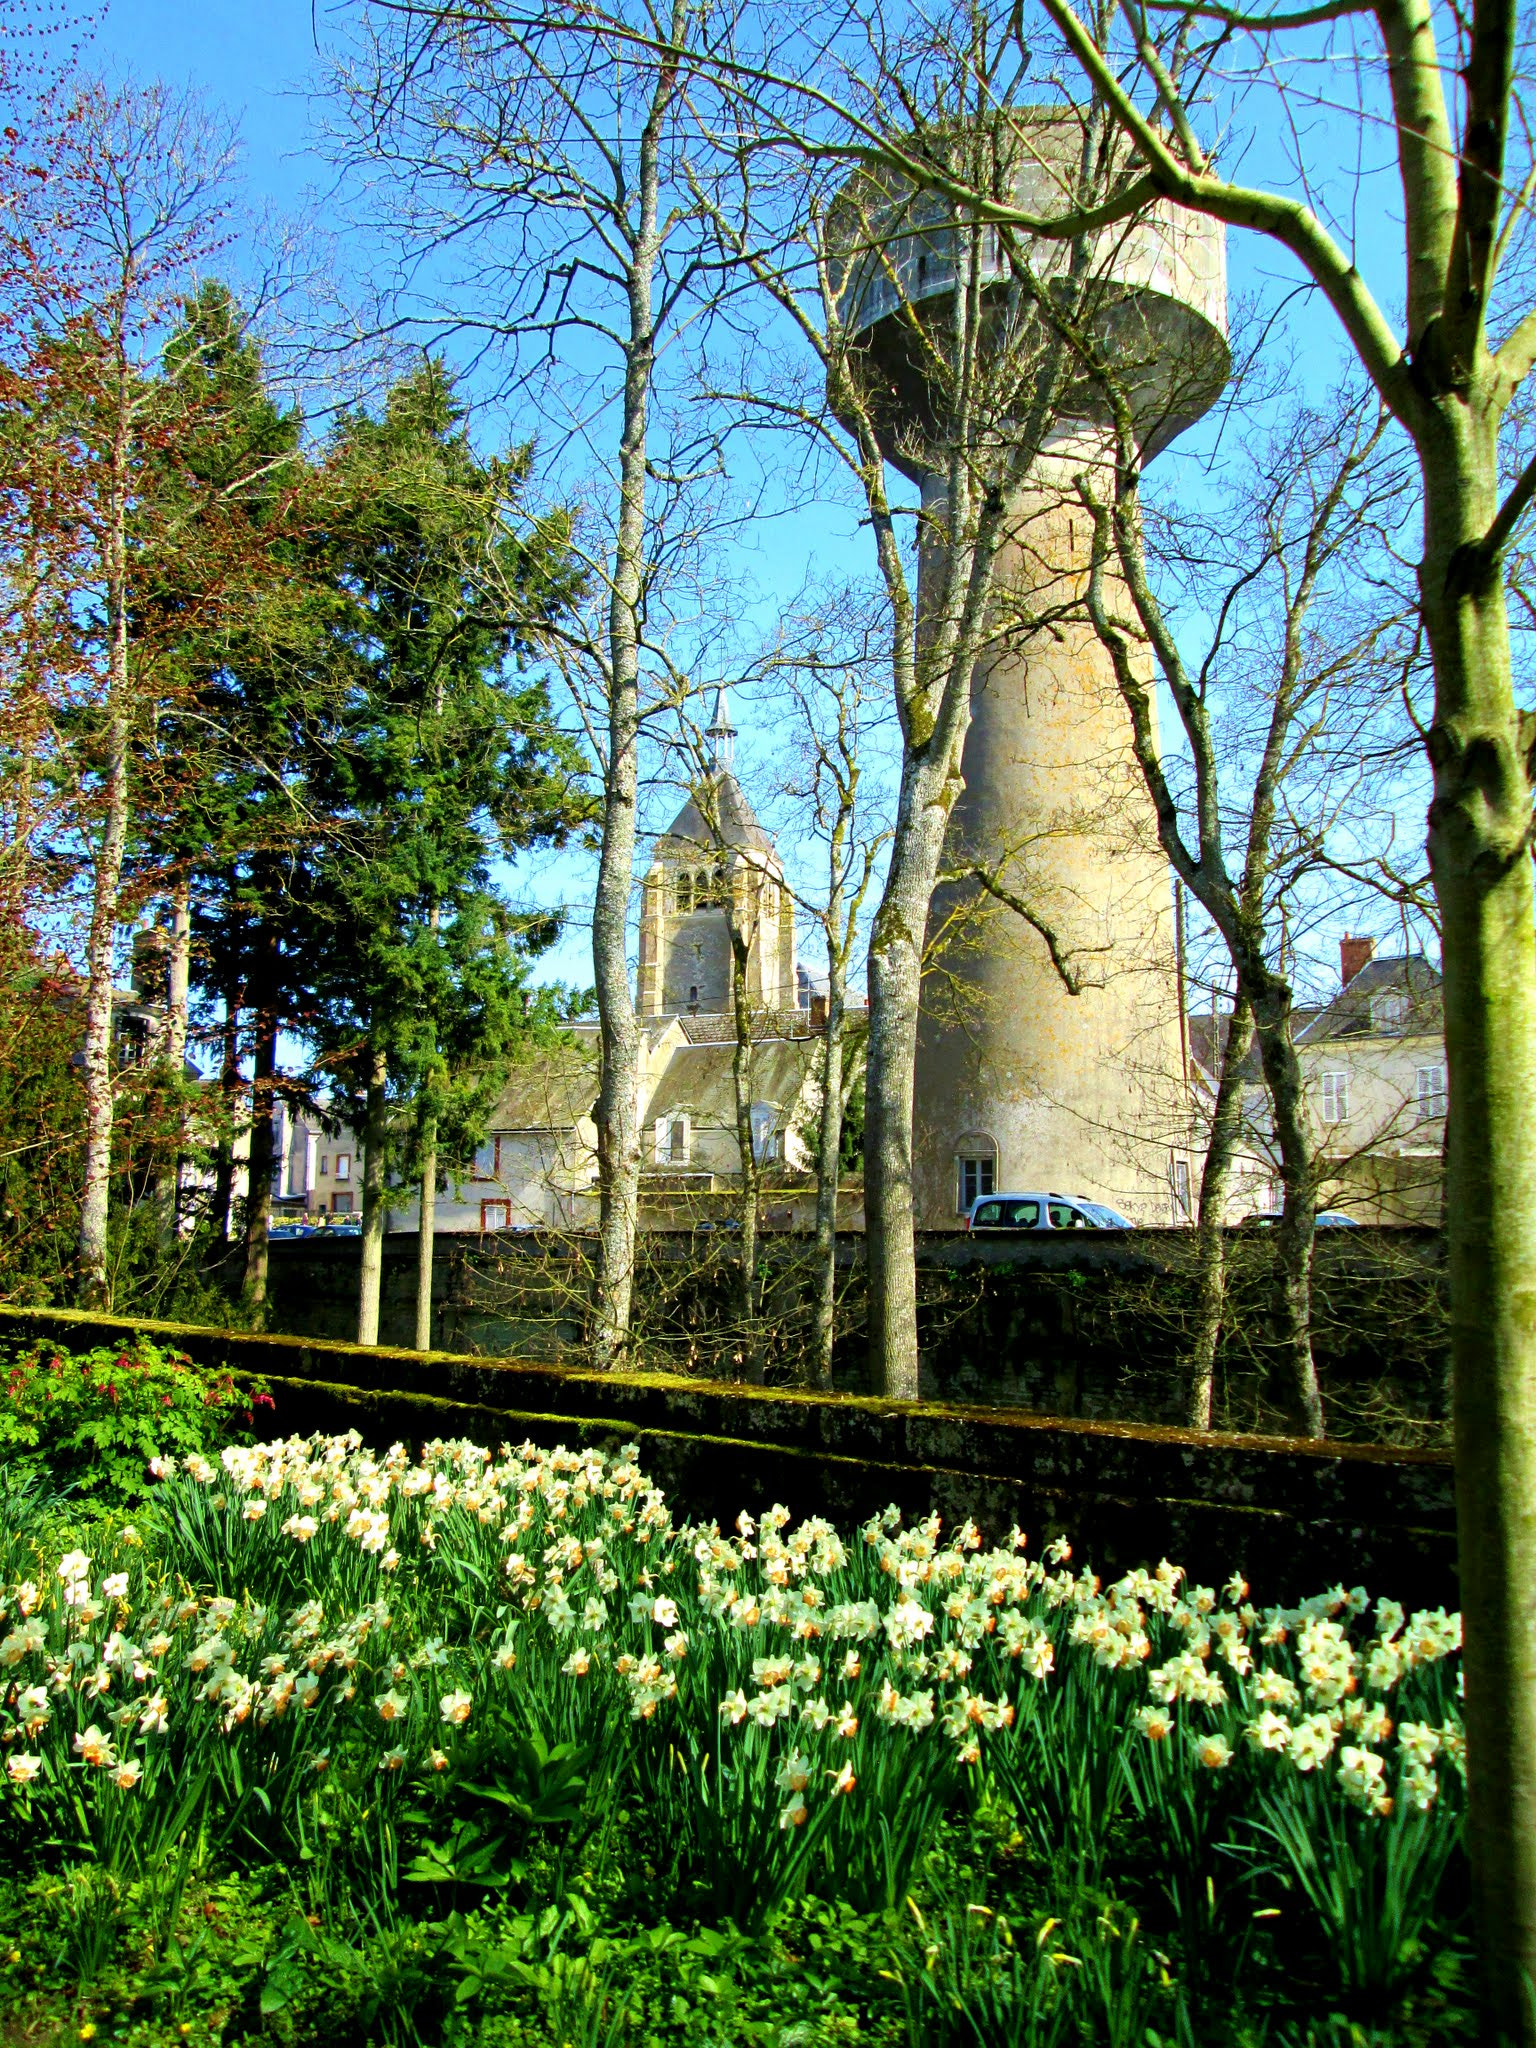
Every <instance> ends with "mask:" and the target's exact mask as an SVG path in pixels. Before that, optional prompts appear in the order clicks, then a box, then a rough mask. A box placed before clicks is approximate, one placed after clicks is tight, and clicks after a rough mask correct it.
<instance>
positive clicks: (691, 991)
mask: <svg viewBox="0 0 1536 2048" xmlns="http://www.w3.org/2000/svg"><path fill="white" fill-rule="evenodd" d="M688 1005H689V1008H690V1009H694V1010H696V1009H697V1008H698V1007H699V984H698V983H697V982H696V981H690V982H689V984H688Z"/></svg>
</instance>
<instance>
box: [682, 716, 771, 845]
mask: <svg viewBox="0 0 1536 2048" xmlns="http://www.w3.org/2000/svg"><path fill="white" fill-rule="evenodd" d="M704 738H705V740H706V741H707V742H708V752H707V754H706V756H705V761H706V768H705V774H704V779H703V780H702V782H699V783H697V784H695V786H694V793H693V795H692V796H691V797H689V799H688V801H687V803H685V804H684V805H683V808H682V809H681V810H680V811H679V812H678V814H677V816H676V817H675V818H674V819H673V820H672V823H671V824H670V825H669V826H668V827H667V829H666V831H665V832H663V833H662V835H661V838H660V839H659V840H658V841H657V843H656V851H657V854H658V855H659V856H661V857H662V858H666V857H667V856H668V855H669V854H671V855H674V856H675V855H676V854H677V853H678V852H680V851H681V852H683V853H684V857H685V858H687V859H690V860H691V859H695V858H697V856H698V855H699V853H701V852H703V853H710V852H717V851H718V852H738V853H739V852H751V853H772V852H773V841H772V840H771V839H770V838H769V836H768V834H767V833H766V832H765V831H764V830H763V828H762V826H761V825H760V824H759V823H758V822H757V814H756V812H755V811H754V810H753V808H752V806H751V804H750V803H748V801H747V797H746V792H745V790H743V788H742V786H741V784H740V783H739V782H738V781H737V780H736V776H735V773H734V772H733V771H734V763H735V759H736V728H735V726H734V725H733V724H732V723H731V706H730V700H729V698H728V696H727V694H726V687H725V684H724V683H720V684H718V685H717V686H716V689H715V702H714V707H713V710H712V711H711V713H710V720H709V724H708V725H707V726H706V727H705V728H704Z"/></svg>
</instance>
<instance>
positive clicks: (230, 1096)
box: [212, 994, 240, 1258]
mask: <svg viewBox="0 0 1536 2048" xmlns="http://www.w3.org/2000/svg"><path fill="white" fill-rule="evenodd" d="M239 1095H240V1005H239V1002H238V1001H237V999H236V998H235V997H234V996H233V995H228V994H226V996H225V998H224V1057H223V1060H222V1061H221V1062H220V1066H219V1096H220V1099H221V1102H222V1104H223V1109H222V1115H223V1119H224V1128H223V1129H222V1130H221V1131H220V1133H219V1142H218V1148H217V1151H216V1152H215V1154H214V1168H213V1217H212V1222H213V1227H214V1231H215V1234H216V1235H217V1237H218V1240H219V1242H220V1244H222V1245H227V1244H228V1243H229V1239H230V1235H231V1232H232V1231H233V1229H234V1207H235V1104H236V1102H237V1100H238V1099H239ZM219 1256H220V1257H221V1258H222V1257H223V1256H224V1254H223V1253H222V1252H221V1253H220V1255H219Z"/></svg>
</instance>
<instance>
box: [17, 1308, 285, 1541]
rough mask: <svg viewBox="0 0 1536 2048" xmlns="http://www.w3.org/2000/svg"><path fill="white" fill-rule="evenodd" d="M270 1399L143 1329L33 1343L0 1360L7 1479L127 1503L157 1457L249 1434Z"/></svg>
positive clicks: (96, 1502)
mask: <svg viewBox="0 0 1536 2048" xmlns="http://www.w3.org/2000/svg"><path fill="white" fill-rule="evenodd" d="M271 1407H272V1402H271V1397H270V1396H269V1395H268V1394H267V1392H266V1389H265V1386H264V1384H263V1383H262V1382H261V1381H260V1380H254V1379H248V1378H241V1377H237V1376H236V1375H235V1374H234V1373H229V1372H212V1373H211V1372H207V1371H205V1370H204V1369H203V1368H202V1367H200V1366H196V1365H194V1364H193V1363H192V1361H191V1360H190V1359H189V1358H187V1357H186V1356H185V1355H184V1354H183V1353H181V1352H179V1351H162V1350H161V1349H160V1347H159V1346H158V1345H156V1344H153V1343H151V1342H150V1341H149V1339H148V1338H146V1337H138V1338H135V1340H134V1341H133V1343H131V1344H129V1345H127V1346H125V1347H124V1348H122V1349H113V1348H112V1347H110V1346H100V1347H98V1348H97V1349H96V1350H94V1351H84V1352H71V1351H64V1350H61V1349H59V1348H58V1347H57V1346H55V1345H51V1344H38V1345H34V1346H32V1347H31V1349H29V1350H26V1351H23V1352H21V1353H20V1354H19V1355H18V1356H16V1357H15V1358H13V1359H12V1360H11V1361H10V1363H9V1364H8V1365H6V1366H3V1367H0V1456H3V1458H4V1470H5V1474H6V1484H7V1487H15V1486H19V1485H29V1484H30V1485H32V1486H34V1487H35V1486H40V1485H42V1484H43V1483H44V1482H46V1483H47V1484H49V1485H51V1486H52V1487H55V1488H57V1489H59V1490H61V1491H67V1492H68V1493H70V1494H71V1495H74V1496H78V1497H80V1498H83V1499H85V1500H88V1501H90V1502H91V1504H92V1505H93V1506H96V1507H100V1508H108V1509H110V1508H125V1507H133V1506H136V1505H137V1504H138V1503H140V1502H141V1501H143V1500H144V1499H145V1497H146V1496H147V1495H148V1493H149V1492H150V1490H151V1487H152V1484H153V1482H152V1480H151V1478H150V1475H149V1461H150V1459H151V1458H154V1457H156V1456H158V1455H161V1454H162V1453H164V1454H169V1455H172V1456H178V1457H186V1456H189V1455H193V1456H204V1457H206V1456H210V1455H212V1456H217V1454H218V1452H219V1450H220V1449H221V1448H222V1447H223V1446H224V1445H225V1444H227V1443H235V1442H241V1441H249V1433H250V1424H251V1422H252V1420H253V1419H254V1417H255V1415H256V1414H257V1413H258V1412H260V1410H262V1409H263V1408H264V1409H266V1410H268V1411H270V1410H271Z"/></svg>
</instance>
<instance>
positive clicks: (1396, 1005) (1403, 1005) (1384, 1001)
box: [1371, 988, 1408, 1031]
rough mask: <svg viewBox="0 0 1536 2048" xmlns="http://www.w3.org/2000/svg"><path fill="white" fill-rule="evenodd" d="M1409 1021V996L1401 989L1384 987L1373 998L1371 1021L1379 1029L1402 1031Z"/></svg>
mask: <svg viewBox="0 0 1536 2048" xmlns="http://www.w3.org/2000/svg"><path fill="white" fill-rule="evenodd" d="M1407 1022H1408V998H1407V996H1406V995H1404V994H1403V992H1402V990H1401V989H1397V988H1389V989H1383V991H1382V992H1381V994H1380V995H1378V996H1373V997H1372V998H1371V1023H1372V1025H1373V1026H1374V1027H1375V1029H1376V1030H1377V1031H1401V1030H1402V1028H1403V1026H1404V1025H1405V1024H1406V1023H1407Z"/></svg>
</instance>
